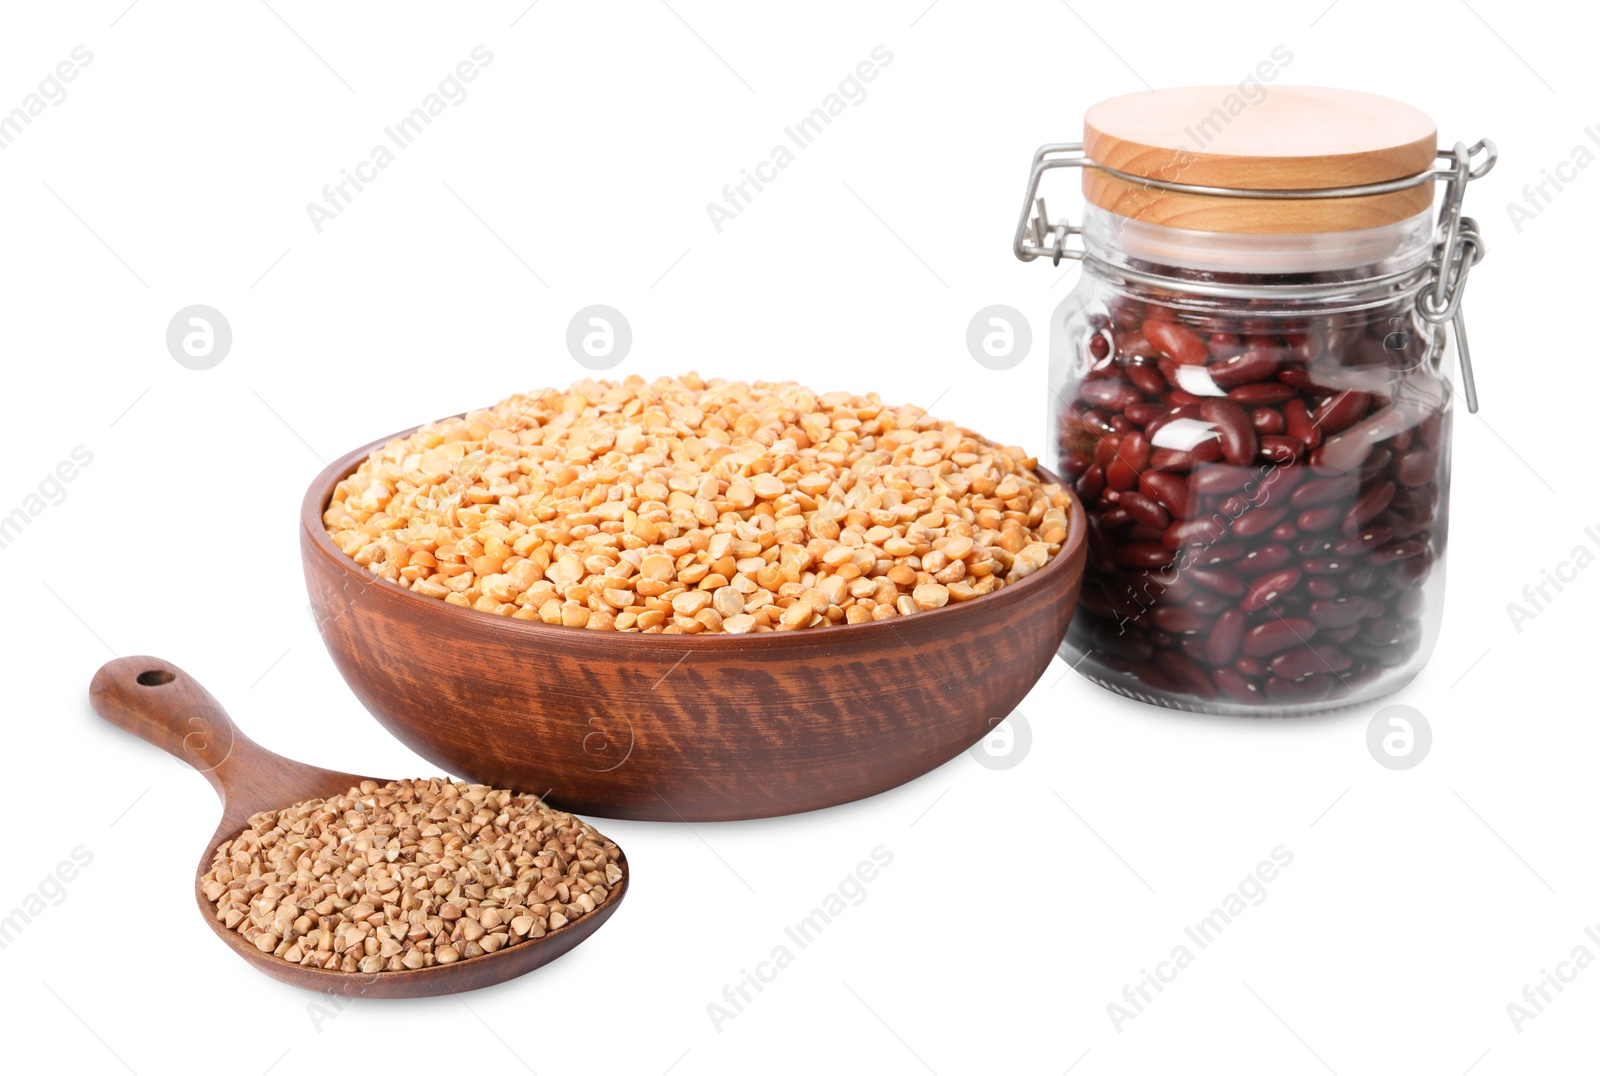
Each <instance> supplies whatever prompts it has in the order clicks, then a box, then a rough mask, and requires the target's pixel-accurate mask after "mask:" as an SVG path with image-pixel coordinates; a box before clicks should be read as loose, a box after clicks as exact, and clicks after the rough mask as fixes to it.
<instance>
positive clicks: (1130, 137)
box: [1083, 85, 1438, 234]
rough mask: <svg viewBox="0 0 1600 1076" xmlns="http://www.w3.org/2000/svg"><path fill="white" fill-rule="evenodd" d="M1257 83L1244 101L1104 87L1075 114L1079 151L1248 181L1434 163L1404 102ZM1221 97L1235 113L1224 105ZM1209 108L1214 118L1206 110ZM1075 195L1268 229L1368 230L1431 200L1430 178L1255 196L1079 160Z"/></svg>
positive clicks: (1192, 223)
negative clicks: (1112, 171)
mask: <svg viewBox="0 0 1600 1076" xmlns="http://www.w3.org/2000/svg"><path fill="white" fill-rule="evenodd" d="M1252 92H1255V91H1252ZM1265 93H1266V95H1265V96H1264V97H1261V98H1259V99H1258V100H1256V101H1255V102H1254V103H1249V102H1248V101H1245V99H1244V98H1242V97H1241V96H1240V94H1239V87H1238V86H1187V87H1181V88H1174V89H1162V90H1155V91H1151V92H1145V93H1131V94H1125V95H1123V96H1121V97H1113V98H1111V99H1110V100H1106V101H1101V102H1100V103H1099V104H1097V105H1095V106H1094V107H1093V108H1091V109H1089V111H1088V112H1087V113H1086V114H1085V115H1084V118H1083V148H1084V152H1085V154H1087V155H1088V156H1089V157H1090V158H1092V159H1094V160H1096V161H1099V162H1100V163H1102V164H1106V165H1109V166H1110V167H1112V168H1116V169H1118V170H1119V171H1123V172H1128V173H1131V174H1133V175H1137V176H1145V177H1150V178H1154V179H1160V180H1166V181H1168V182H1175V183H1193V184H1197V185H1200V186H1207V187H1248V188H1251V189H1254V190H1306V189H1311V188H1317V187H1346V186H1354V185H1357V184H1362V183H1373V182H1378V181H1381V180H1388V179H1398V178H1400V177H1402V176H1410V175H1415V174H1416V173H1418V172H1422V171H1425V170H1427V169H1428V168H1430V167H1432V165H1433V163H1434V154H1435V152H1436V149H1437V142H1438V132H1437V130H1436V129H1435V127H1434V123H1433V121H1432V120H1431V119H1429V118H1428V116H1427V114H1426V113H1424V112H1422V111H1420V110H1419V109H1416V108H1413V107H1412V106H1411V105H1407V104H1404V103H1402V102H1400V101H1394V100H1390V99H1389V98H1387V97H1379V96H1376V95H1374V94H1370V93H1359V92H1357V91H1354V90H1340V89H1332V88H1328V87H1323V86H1283V85H1268V86H1266V87H1265ZM1230 95H1231V96H1232V98H1233V99H1234V109H1235V110H1236V112H1237V114H1236V115H1229V114H1228V113H1229V107H1228V104H1229V99H1230ZM1241 102H1242V108H1241V107H1240V103H1241ZM1218 109H1221V110H1222V113H1223V116H1225V117H1226V118H1227V122H1226V123H1222V122H1221V121H1220V120H1219V119H1217V118H1216V117H1215V112H1216V110H1218ZM1207 124H1209V126H1204V125H1207ZM1083 193H1084V196H1085V197H1087V198H1088V199H1089V201H1091V202H1093V203H1094V204H1095V205H1098V206H1100V207H1101V208H1103V209H1109V210H1111V211H1112V212H1115V213H1119V214H1121V215H1123V216H1125V217H1130V218H1132V219H1135V220H1141V221H1144V222H1146V223H1149V224H1165V225H1168V226H1171V227H1174V228H1189V229H1193V230H1196V231H1207V232H1244V233H1270V234H1291V233H1293V234H1298V233H1302V232H1335V231H1347V230H1352V229H1358V228H1373V227H1377V226H1379V225H1382V224H1392V223H1394V222H1395V221H1401V220H1405V219H1407V218H1409V217H1412V216H1414V215H1416V214H1417V213H1420V212H1423V211H1424V210H1426V209H1428V208H1429V207H1430V206H1431V205H1432V204H1433V184H1432V183H1431V182H1430V183H1424V184H1422V185H1421V186H1419V187H1413V188H1411V189H1410V190H1405V191H1395V192H1392V193H1389V194H1380V195H1370V196H1366V197H1360V198H1334V199H1323V198H1319V199H1313V200H1304V199H1301V200H1292V201H1266V200H1254V199H1244V198H1216V197H1206V196H1202V195H1193V194H1179V193H1174V192H1171V191H1160V190H1156V189H1154V188H1150V187H1145V186H1140V185H1137V184H1133V183H1129V182H1127V181H1125V180H1122V179H1118V178H1116V177H1113V176H1109V175H1107V174H1106V173H1105V172H1102V171H1100V170H1098V169H1095V168H1085V169H1084V170H1083Z"/></svg>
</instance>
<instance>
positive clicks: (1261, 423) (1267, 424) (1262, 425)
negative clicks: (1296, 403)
mask: <svg viewBox="0 0 1600 1076" xmlns="http://www.w3.org/2000/svg"><path fill="white" fill-rule="evenodd" d="M1250 425H1251V427H1252V428H1254V429H1255V431H1256V435H1257V436H1260V435H1261V434H1269V435H1276V434H1280V433H1282V432H1283V416H1282V415H1280V414H1278V412H1276V411H1274V410H1273V409H1272V408H1270V407H1257V408H1256V409H1254V410H1253V411H1251V412H1250Z"/></svg>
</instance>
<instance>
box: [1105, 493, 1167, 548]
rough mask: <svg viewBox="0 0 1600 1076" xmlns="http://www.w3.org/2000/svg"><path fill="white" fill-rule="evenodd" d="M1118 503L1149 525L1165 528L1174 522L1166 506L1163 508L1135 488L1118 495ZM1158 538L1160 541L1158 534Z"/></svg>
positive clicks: (1131, 514) (1135, 517) (1134, 516)
mask: <svg viewBox="0 0 1600 1076" xmlns="http://www.w3.org/2000/svg"><path fill="white" fill-rule="evenodd" d="M1117 504H1118V505H1119V506H1120V507H1121V508H1122V509H1123V511H1125V512H1127V513H1128V515H1130V516H1132V517H1133V518H1134V519H1136V520H1138V521H1139V522H1140V523H1143V524H1144V525H1145V526H1147V527H1157V528H1160V529H1162V530H1165V529H1166V527H1167V525H1168V524H1170V523H1171V522H1172V517H1171V516H1169V515H1168V514H1167V510H1166V509H1165V508H1162V507H1161V506H1160V505H1159V504H1157V503H1156V502H1155V501H1153V500H1151V499H1150V498H1149V497H1146V496H1145V495H1144V494H1142V493H1140V492H1139V491H1138V490H1135V489H1130V490H1128V491H1127V492H1125V493H1123V494H1122V495H1121V496H1120V497H1118V498H1117ZM1156 540H1157V541H1160V537H1159V536H1157V538H1156Z"/></svg>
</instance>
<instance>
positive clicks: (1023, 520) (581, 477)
mask: <svg viewBox="0 0 1600 1076" xmlns="http://www.w3.org/2000/svg"><path fill="white" fill-rule="evenodd" d="M1035 465H1036V461H1035V460H1034V459H1032V458H1031V457H1029V456H1027V455H1026V454H1025V453H1024V452H1023V451H1022V449H1020V448H1006V447H1002V446H999V445H996V444H994V443H992V442H990V441H986V440H984V439H983V438H981V437H979V436H977V435H976V434H974V433H972V432H971V431H969V430H965V429H962V428H960V427H958V426H956V425H955V424H953V423H949V422H941V421H940V420H938V419H936V418H934V417H932V416H931V415H929V414H928V413H927V412H926V411H924V410H922V409H921V408H919V407H912V406H904V407H888V406H885V405H884V403H883V401H882V400H880V399H879V398H878V397H877V396H876V395H869V396H856V395H852V394H850V393H846V392H834V393H826V394H819V393H815V392H813V391H811V390H810V389H807V388H805V387H803V386H801V385H797V384H795V383H794V382H783V383H779V384H771V383H766V382H755V383H746V382H742V381H722V380H709V381H705V380H702V379H701V378H699V377H698V376H697V375H694V374H690V375H688V376H686V377H684V378H681V379H667V378H662V379H659V380H656V381H653V382H649V383H646V382H645V381H644V380H643V379H642V378H639V377H630V378H629V379H627V380H626V381H623V382H621V383H616V382H610V381H593V380H586V381H579V382H577V383H575V384H573V385H572V386H571V387H570V388H568V389H567V391H566V392H555V391H549V392H544V393H540V394H537V395H532V396H524V395H517V396H512V397H510V398H508V399H505V400H502V401H501V402H500V403H498V404H496V405H495V406H494V407H493V408H490V409H488V410H483V411H473V412H471V413H470V414H468V415H466V416H464V417H461V418H451V419H445V420H443V421H440V422H432V423H429V424H428V425H426V426H423V427H421V428H420V429H418V430H417V431H416V432H415V433H413V434H411V435H410V436H408V437H405V438H403V439H400V440H396V441H392V442H390V443H389V444H387V445H385V446H384V447H383V448H381V449H378V450H377V451H375V452H373V453H372V454H371V455H370V456H369V458H368V459H367V460H365V461H364V462H363V463H362V464H361V466H360V467H359V468H358V469H357V470H356V472H355V473H354V474H352V475H351V476H350V477H349V478H347V479H345V480H344V481H342V482H340V483H339V484H338V486H337V488H336V489H335V490H334V493H333V497H332V499H331V502H330V503H329V505H328V508H327V510H326V512H325V513H324V516H323V522H324V524H325V525H326V527H327V529H328V533H329V535H330V536H331V537H332V539H333V542H334V544H335V545H337V546H338V547H339V548H340V549H341V550H342V551H343V552H344V553H345V554H347V555H348V556H350V557H352V558H353V559H354V560H355V562H356V563H357V564H360V565H362V566H364V567H366V568H367V569H368V570H369V571H371V572H373V573H374V574H377V575H379V576H382V577H383V578H385V579H388V580H391V581H393V582H395V583H399V584H400V585H401V586H405V587H409V588H410V589H411V591H412V592H413V593H415V594H420V595H423V596H425V597H429V598H437V599H441V600H443V601H446V602H450V603H452V604H455V605H462V606H467V607H469V608H472V609H478V610H481V611H483V612H487V613H498V614H500V615H502V616H512V617H517V618H520V619H524V620H540V621H543V622H544V623H546V624H563V625H566V626H568V627H578V628H596V629H614V630H618V631H639V632H651V633H662V634H678V633H684V634H693V633H698V632H729V633H744V632H761V631H774V630H793V629H800V628H814V627H826V626H829V625H834V624H860V623H864V622H867V621H872V620H886V619H889V618H891V617H896V616H904V615H909V614H912V613H917V612H920V611H925V610H931V609H938V608H940V607H941V606H944V605H946V604H947V603H950V602H963V601H968V600H971V599H973V598H977V597H979V596H981V595H983V594H988V593H990V592H991V591H994V590H997V589H999V588H1000V587H1001V586H1004V585H1005V584H1007V583H1012V582H1016V581H1017V580H1020V579H1022V578H1024V577H1025V576H1028V575H1030V574H1032V573H1033V572H1036V571H1038V570H1039V569H1040V568H1042V567H1044V566H1045V564H1046V563H1047V562H1048V561H1049V559H1050V557H1051V556H1053V555H1054V554H1055V553H1057V552H1058V551H1059V550H1060V549H1061V545H1062V543H1063V542H1064V541H1065V540H1066V537H1067V518H1068V516H1067V513H1068V507H1069V504H1070V498H1069V496H1068V494H1067V491H1066V490H1065V489H1064V488H1063V487H1061V486H1058V485H1055V484H1051V483H1045V482H1043V481H1041V480H1040V478H1039V476H1038V475H1037V474H1036V473H1035V472H1034V467H1035Z"/></svg>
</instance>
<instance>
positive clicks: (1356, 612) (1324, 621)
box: [1307, 580, 1371, 628]
mask: <svg viewBox="0 0 1600 1076" xmlns="http://www.w3.org/2000/svg"><path fill="white" fill-rule="evenodd" d="M1313 582H1321V580H1313ZM1307 614H1308V615H1309V616H1310V617H1311V621H1312V623H1314V624H1316V625H1317V627H1319V628H1348V627H1349V626H1350V625H1352V624H1355V623H1358V622H1359V621H1362V620H1365V619H1366V618H1367V617H1368V616H1370V615H1371V614H1370V613H1369V612H1368V611H1367V603H1366V601H1365V600H1363V599H1361V598H1333V599H1328V600H1323V601H1314V602H1312V603H1311V607H1310V608H1309V609H1308V610H1307Z"/></svg>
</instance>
